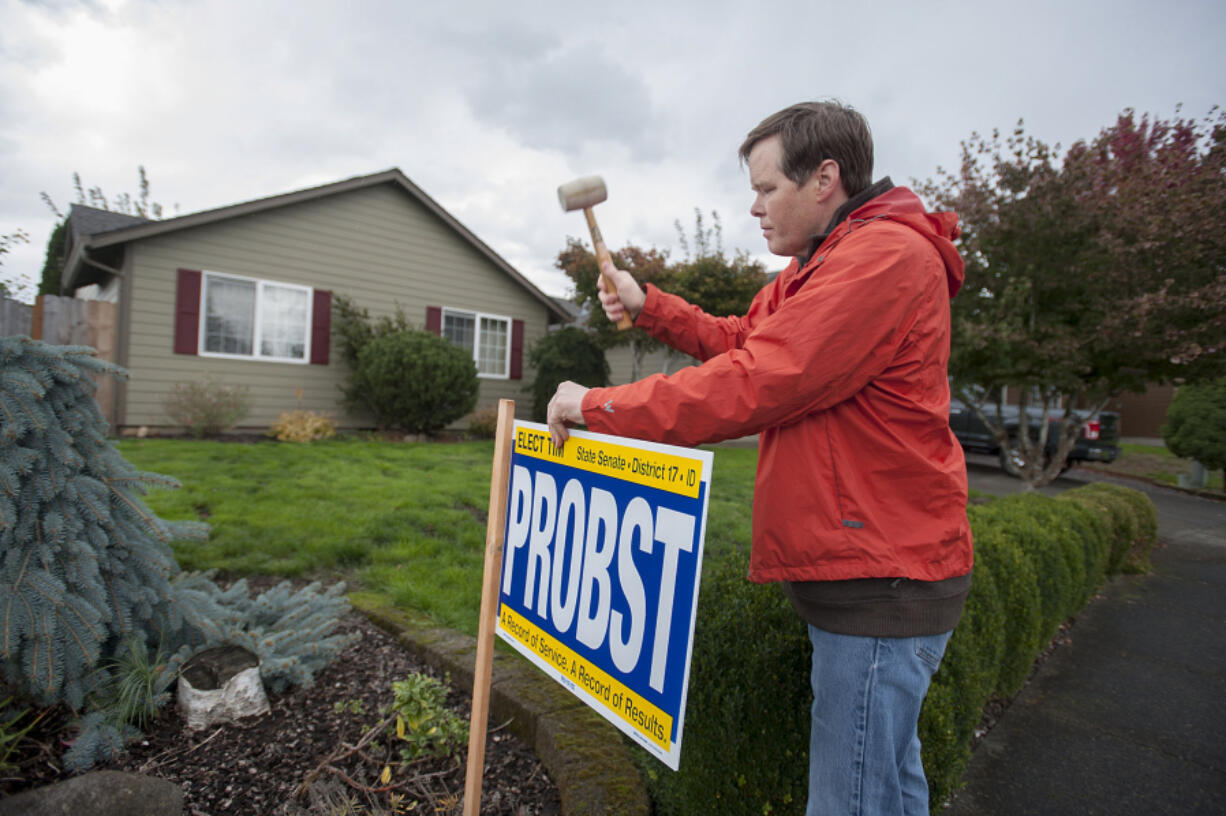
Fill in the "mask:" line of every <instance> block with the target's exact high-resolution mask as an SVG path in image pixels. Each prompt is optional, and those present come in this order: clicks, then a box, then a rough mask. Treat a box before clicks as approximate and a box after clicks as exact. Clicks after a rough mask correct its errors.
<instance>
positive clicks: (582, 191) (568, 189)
mask: <svg viewBox="0 0 1226 816" xmlns="http://www.w3.org/2000/svg"><path fill="white" fill-rule="evenodd" d="M608 197H609V191H608V190H607V189H606V188H605V186H604V179H602V178H601V177H600V176H584V177H583V178H579V179H575V180H574V181H568V182H566V183H565V184H563V185H562V186H561V187H559V188H558V201H559V202H560V203H561V204H562V209H563V210H564V211H566V212H570V211H571V210H585V209H587V208H588V207H595V206H596V205H597V204H599V203H600V202H602V201H604V200H605V199H607V198H608Z"/></svg>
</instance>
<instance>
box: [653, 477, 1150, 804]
mask: <svg viewBox="0 0 1226 816" xmlns="http://www.w3.org/2000/svg"><path fill="white" fill-rule="evenodd" d="M1119 490H1124V491H1126V492H1125V493H1118V491H1117V490H1116V489H1114V488H1112V489H1109V490H1105V491H1104V490H1103V489H1102V488H1101V487H1100V486H1098V485H1088V486H1086V487H1081V488H1076V489H1074V490H1071V491H1067V492H1066V493H1064V494H1063V495H1062V496H1061V498H1060V499H1050V498H1047V497H1043V496H1022V497H1011V498H1004V499H997V500H994V501H993V502H992V503H991V504H989V505H985V506H976V507H972V508H970V509H969V511H968V516H969V517H970V520H971V525H972V529H973V531H974V536H975V547H976V558H975V561H976V563H975V574H974V577H973V583H972V585H971V591H970V594H969V596H968V597H967V602H966V608H965V610H964V612H963V615H962V620H961V621H960V622H959V624H958V626H957V628H956V629H955V630H954V634H953V636H952V637H951V638H950V642H949V646H948V648H947V650H946V653H945V658H944V659H943V660H942V663H941V668H940V669H939V670H938V672H937V674H936V675H935V676H934V678H933V682H932V685H931V687H930V688H929V692H928V696H927V698H926V699H925V701H924V707H923V710H922V712H921V714H920V720H919V728H918V730H919V735H920V740H921V742H922V746H923V759H924V770H925V774H926V775H927V777H928V783H929V790H930V796H931V807H932V812H934V813H935V812H939V811H940V810H941V808H942V807H943V804H944V802H945V801H946V800H947V799H948V798H949V796H950V795H952V794H953V792H954V791H955V790H957V788H958V786H959V785H960V784H961V782H960V780H961V778H962V774H963V772H964V771H965V769H966V765H967V763H968V762H969V760H970V755H971V744H972V741H973V739H974V733H975V729H976V727H977V726H978V725H979V724H980V722H981V720H982V717H983V710H984V705H985V703H986V702H987V701H988V700H989V699H990V698H992V697H999V698H1007V697H1010V696H1012V695H1013V694H1016V692H1017V691H1018V690H1020V689H1021V686H1022V685H1023V683H1024V682H1025V679H1026V677H1027V675H1028V674H1029V671H1030V669H1031V667H1032V666H1033V664H1034V661H1035V659H1036V658H1037V657H1038V656H1039V654H1040V652H1041V651H1042V649H1043V648H1044V647H1046V645H1047V644H1048V643H1049V642H1050V639H1051V636H1052V635H1054V634H1055V632H1056V629H1057V628H1058V627H1059V625H1060V623H1062V622H1063V621H1065V620H1067V619H1068V618H1069V617H1070V616H1073V615H1075V614H1077V613H1078V612H1079V611H1081V608H1082V607H1083V605H1084V603H1085V600H1086V599H1087V598H1088V597H1090V596H1091V595H1092V592H1093V591H1096V590H1097V588H1098V587H1099V586H1100V585H1101V578H1100V577H1099V576H1102V575H1104V574H1116V573H1118V572H1119V568H1118V567H1117V568H1115V569H1108V561H1109V557H1110V554H1111V548H1110V547H1109V546H1108V543H1109V542H1108V540H1107V539H1108V534H1109V533H1113V532H1115V531H1116V530H1117V529H1118V527H1119V524H1118V522H1117V521H1115V518H1114V517H1115V516H1119V515H1125V516H1127V517H1128V522H1127V524H1128V525H1129V529H1131V530H1134V531H1136V536H1135V537H1134V538H1130V539H1129V544H1130V546H1131V545H1132V544H1133V543H1134V542H1136V541H1138V540H1143V539H1144V536H1143V535H1141V534H1140V533H1139V531H1140V529H1141V528H1142V527H1144V529H1145V530H1146V532H1148V531H1149V530H1151V529H1153V530H1156V518H1157V516H1156V513H1155V512H1154V509H1153V505H1152V503H1151V502H1150V501H1149V499H1148V498H1147V497H1146V496H1145V495H1144V494H1142V493H1138V492H1137V491H1129V490H1127V488H1119ZM1138 515H1139V516H1142V517H1143V519H1144V520H1143V521H1141V522H1138V521H1137V520H1136V518H1135V516H1138ZM1151 520H1153V524H1152V526H1151ZM1074 559H1076V560H1077V561H1078V564H1077V565H1074V564H1073V563H1072V562H1073V560H1074ZM1122 564H1123V562H1122V561H1121V565H1122ZM745 571H746V559H745V557H744V555H743V554H741V553H739V552H737V551H735V550H734V551H733V552H732V554H731V555H728V556H721V557H720V558H710V559H708V560H707V562H706V564H705V566H704V575H703V581H702V589H701V592H700V594H699V604H698V607H699V608H698V621H697V625H696V629H695V633H694V655H693V662H692V666H691V676H690V687H689V695H688V702H687V714H686V723H685V737H684V743H683V745H684V747H683V750H682V753H681V769H680V771H679V772H677V773H675V774H674V773H671V772H670V771H668V770H666V769H663V768H662V767H661V766H660V765H659V763H658V761H656V760H655V759H653V758H651V757H649V756H648V755H647V754H646V753H645V752H643V751H641V750H638V749H636V750H635V756H636V758H637V760H638V761H639V764H640V767H641V768H642V771H643V774H644V777H645V778H646V780H647V785H648V789H649V791H650V793H651V796H652V801H653V803H654V805H655V808H656V812H657V813H658V814H660V815H661V816H679V815H680V814H686V815H687V816H688V814H695V816H696V815H697V814H708V813H731V814H737V813H745V814H763V813H770V814H800V813H803V812H804V807H805V798H806V791H807V787H808V779H807V778H808V733H809V707H810V705H811V702H812V694H811V692H810V690H809V654H810V646H809V643H808V637H807V631H806V629H805V626H804V624H803V623H802V622H801V621H800V619H799V618H798V617H797V615H796V613H795V612H794V611H793V609H792V607H791V604H790V603H788V601H787V600H786V599H785V598H784V596H783V594H782V593H781V592H780V591H779V590H778V589H777V588H775V587H772V586H769V585H767V586H761V585H756V584H751V583H749V582H748V581H746V580H745V578H744V575H745ZM1074 576H1076V580H1075V578H1074ZM1090 587H1093V590H1090V589H1089V588H1090ZM1052 621H1054V623H1053V622H1052Z"/></svg>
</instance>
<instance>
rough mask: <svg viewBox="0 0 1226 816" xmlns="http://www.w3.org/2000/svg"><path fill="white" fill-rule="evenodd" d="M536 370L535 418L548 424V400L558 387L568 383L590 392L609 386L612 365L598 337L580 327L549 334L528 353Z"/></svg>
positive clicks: (570, 327) (533, 385)
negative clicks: (585, 387)
mask: <svg viewBox="0 0 1226 816" xmlns="http://www.w3.org/2000/svg"><path fill="white" fill-rule="evenodd" d="M528 360H529V361H530V362H531V363H532V366H533V368H535V369H536V379H534V380H533V381H532V417H533V419H535V420H536V421H537V422H544V421H545V413H546V411H547V409H548V407H549V400H550V398H552V397H553V393H554V391H556V390H557V388H558V384H559V383H561V382H564V381H566V380H570V381H572V382H577V383H579V385H586V386H587V387H589V388H596V387H601V386H606V385H608V384H609V362H608V360H606V359H605V355H604V349H603V348H601V346H600V343H599V341H597V339H596V335H594V334H593V333H591V332H589V331H584V330H583V329H581V328H578V327H577V326H567V327H566V328H563V329H558V330H557V331H553V332H550V333H549V334H546V335H545V336H544V337H542V338H541V339H540V340H538V341H537V342H536V344H535V345H534V346H533V347H532V350H531V351H530V352H529V353H528Z"/></svg>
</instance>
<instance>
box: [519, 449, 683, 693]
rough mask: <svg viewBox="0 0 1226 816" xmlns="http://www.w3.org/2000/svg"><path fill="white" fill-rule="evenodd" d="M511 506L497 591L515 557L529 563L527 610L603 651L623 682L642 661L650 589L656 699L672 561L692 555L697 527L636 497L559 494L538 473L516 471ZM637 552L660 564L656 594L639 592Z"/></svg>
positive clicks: (569, 490)
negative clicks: (621, 503)
mask: <svg viewBox="0 0 1226 816" xmlns="http://www.w3.org/2000/svg"><path fill="white" fill-rule="evenodd" d="M509 498H510V501H509V503H508V508H507V514H508V525H507V536H506V541H505V543H504V550H503V585H504V586H506V585H508V584H509V583H510V582H509V578H510V576H511V575H512V572H513V570H515V569H516V566H515V565H516V559H518V558H525V559H527V563H526V569H527V578H526V581H525V582H524V596H523V607H524V609H532V610H534V611H535V613H536V614H537V615H538V616H539V617H540V618H541V619H542V620H548V621H550V623H551V624H552V625H553V627H554V629H555V630H556V631H557V632H559V633H562V634H566V633H570V632H571V631H572V629H573V631H574V638H575V639H576V640H577V641H578V642H579V643H581V644H583V645H584V646H586V647H588V648H590V649H593V650H602V649H603V648H604V647H605V646H606V644H607V647H608V650H609V654H610V656H611V658H612V661H613V665H614V666H615V667H616V668H617V669H618V670H619V671H621V672H625V673H627V674H628V673H630V672H633V671H634V669H635V667H636V666H638V665H639V662H640V660H642V659H643V658H644V657H645V649H644V647H645V645H646V644H645V643H644V640H645V633H646V630H647V616H648V602H647V599H648V590H649V589H650V593H651V597H652V598H654V599H655V601H656V604H655V605H656V609H655V618H656V619H655V622H654V623H655V626H654V627H653V629H654V638H653V641H652V643H651V644H650V648H649V650H647V652H646V654H649V655H650V660H651V663H650V673H649V681H648V682H649V685H650V686H651V688H653V689H655V690H656V691H661V690H662V689H663V688H664V674H665V668H666V665H667V657H668V647H669V632H670V629H671V627H670V626H669V621H670V619H671V617H672V614H673V602H674V591H675V585H676V578H677V566H678V561H679V558H680V554H681V553H682V552H691V551H692V550H693V546H694V531H695V526H696V524H697V519H695V518H694V516H692V515H689V514H686V513H681V512H678V511H676V510H673V509H671V508H668V507H664V506H659V507H656V508H655V509H654V510H653V508H652V507H651V505H650V504H648V503H647V501H645V500H644V499H642V498H639V497H635V498H633V499H631V500H630V501H629V502H628V503H627V505H626V506H625V507H624V508H619V507H618V505H617V500H616V498H615V497H614V496H613V494H612V493H610V492H608V491H606V490H602V489H600V488H598V487H594V486H593V487H590V488H587V489H585V488H584V486H583V484H582V482H580V481H579V480H578V479H569V480H568V481H567V482H566V484H565V485H563V487H562V490H561V492H560V493H559V491H558V486H557V482H556V480H555V479H554V478H553V477H552V476H550V475H549V474H548V473H545V472H537V473H536V474H535V478H534V474H533V473H532V472H530V471H529V470H528V469H527V468H524V467H521V466H518V465H517V466H515V467H514V468H513V469H512V475H511V492H510V497H509ZM636 542H637V546H636ZM657 545H659V546H658V547H657ZM636 549H637V550H638V551H639V552H640V553H642V554H643V555H645V556H651V557H653V558H656V559H659V561H660V564H659V566H660V571H659V575H660V578H659V585H658V586H653V587H650V588H647V587H645V586H644V584H643V577H642V574H641V573H640V571H639V569H638V568H637V566H636V565H635V560H634V551H635V550H636ZM614 558H616V559H617V563H616V568H615V569H613V559H614ZM611 572H613V573H616V576H617V579H618V584H619V585H618V586H617V587H614V586H613V577H612V575H611ZM615 591H616V592H618V593H619V595H620V597H621V598H622V599H623V600H624V602H625V604H624V605H625V609H626V612H625V613H623V612H622V611H620V610H618V609H614V608H613V607H612V598H613V595H614V592H615Z"/></svg>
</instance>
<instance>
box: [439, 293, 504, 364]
mask: <svg viewBox="0 0 1226 816" xmlns="http://www.w3.org/2000/svg"><path fill="white" fill-rule="evenodd" d="M442 330H443V337H446V338H447V339H448V340H450V341H451V342H452V343H454V344H455V345H457V346H459V347H460V348H462V349H466V350H468V351H470V352H472V355H473V361H474V362H476V364H477V374H478V376H481V377H508V376H509V375H510V361H511V318H509V317H501V316H499V315H487V314H478V313H475V312H459V311H453V310H451V309H444V310H443V326H442Z"/></svg>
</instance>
